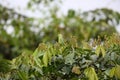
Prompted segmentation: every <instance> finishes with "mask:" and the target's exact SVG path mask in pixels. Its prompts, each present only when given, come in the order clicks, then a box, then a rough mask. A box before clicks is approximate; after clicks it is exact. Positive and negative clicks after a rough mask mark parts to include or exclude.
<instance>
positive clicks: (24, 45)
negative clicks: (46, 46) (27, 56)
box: [0, 0, 120, 59]
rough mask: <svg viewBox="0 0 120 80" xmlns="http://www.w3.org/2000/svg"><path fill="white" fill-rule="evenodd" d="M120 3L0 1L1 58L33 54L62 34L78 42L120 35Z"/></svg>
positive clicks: (109, 0)
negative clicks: (40, 44)
mask: <svg viewBox="0 0 120 80" xmlns="http://www.w3.org/2000/svg"><path fill="white" fill-rule="evenodd" d="M119 4H120V0H99V1H98V0H84V1H83V0H0V59H2V58H6V59H12V58H14V57H16V56H18V55H20V54H21V53H22V52H23V51H28V52H32V51H34V50H35V48H36V47H37V46H38V45H39V43H41V42H45V43H48V42H50V43H55V42H56V41H57V36H58V34H62V35H63V36H64V38H65V39H66V40H68V39H69V38H70V37H71V35H72V36H76V37H77V39H78V43H79V44H80V43H81V42H82V41H90V40H91V39H95V38H97V37H98V35H99V36H100V37H101V39H103V38H104V36H110V35H111V34H112V33H120V8H119Z"/></svg>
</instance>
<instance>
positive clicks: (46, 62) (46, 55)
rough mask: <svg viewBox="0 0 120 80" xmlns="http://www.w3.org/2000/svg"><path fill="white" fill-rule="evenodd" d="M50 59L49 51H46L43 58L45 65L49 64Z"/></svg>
mask: <svg viewBox="0 0 120 80" xmlns="http://www.w3.org/2000/svg"><path fill="white" fill-rule="evenodd" d="M48 59H49V57H48V53H45V54H44V55H43V59H42V60H43V63H44V66H45V67H47V66H48Z"/></svg>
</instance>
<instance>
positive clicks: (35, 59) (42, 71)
mask: <svg viewBox="0 0 120 80" xmlns="http://www.w3.org/2000/svg"><path fill="white" fill-rule="evenodd" d="M113 37H114V38H113ZM71 39H73V38H71ZM85 43H87V44H88V46H89V48H88V47H87V48H86V45H84V44H80V45H79V44H77V45H74V43H71V42H70V41H66V40H64V39H63V37H62V35H61V34H60V35H59V37H58V42H56V43H55V44H50V43H46V44H45V43H40V44H39V46H38V48H37V49H36V50H35V51H34V52H33V53H31V52H29V51H26V52H24V53H22V55H20V56H18V57H16V58H14V59H12V60H11V61H9V63H11V64H9V66H8V67H9V70H8V72H5V71H1V73H0V76H1V79H3V80H4V79H5V80H6V79H7V80H10V79H14V80H16V79H21V80H36V79H38V80H39V79H42V80H53V79H55V80H71V79H72V80H78V79H80V80H87V79H89V80H101V79H102V80H110V79H112V80H114V79H120V74H119V73H120V72H119V71H120V35H118V34H113V35H112V36H110V37H107V38H105V40H104V42H100V40H99V39H96V40H94V41H93V42H92V43H89V42H85ZM99 48H100V50H98V49H99ZM103 55H104V56H103ZM4 62H5V61H4ZM4 65H6V64H4ZM6 66H7V65H6ZM1 68H4V69H3V70H7V69H8V68H7V67H1Z"/></svg>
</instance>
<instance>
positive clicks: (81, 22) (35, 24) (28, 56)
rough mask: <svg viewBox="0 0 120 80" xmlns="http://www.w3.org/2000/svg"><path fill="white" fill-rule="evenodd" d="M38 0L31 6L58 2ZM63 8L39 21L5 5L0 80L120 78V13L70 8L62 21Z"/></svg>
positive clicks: (1, 8) (1, 23)
mask: <svg viewBox="0 0 120 80" xmlns="http://www.w3.org/2000/svg"><path fill="white" fill-rule="evenodd" d="M37 1H38V0H32V1H30V2H29V3H28V7H29V8H30V9H31V8H32V5H38V4H39V3H40V4H42V3H44V4H45V5H46V6H47V7H48V8H49V5H50V3H51V2H54V1H53V0H51V1H47V0H45V1H42V0H40V1H39V2H37ZM58 9H59V8H58ZM58 9H56V7H53V8H52V9H51V8H50V9H49V11H48V12H49V13H50V15H49V17H46V18H42V19H36V18H30V17H27V16H25V15H22V14H19V13H17V12H15V11H14V10H13V9H9V8H6V7H4V6H2V5H0V80H119V79H120V35H119V33H117V32H116V29H115V27H116V26H118V25H119V24H120V14H119V13H118V12H115V11H112V10H109V9H97V10H93V11H88V12H84V13H82V12H77V11H74V10H69V11H68V14H67V15H62V16H61V17H58V16H57V12H58ZM41 27H43V28H41ZM9 28H12V29H13V30H12V31H11V32H10V31H8V30H9Z"/></svg>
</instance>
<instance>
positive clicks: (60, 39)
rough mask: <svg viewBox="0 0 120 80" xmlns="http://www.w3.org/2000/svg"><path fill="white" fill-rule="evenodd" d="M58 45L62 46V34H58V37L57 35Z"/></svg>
mask: <svg viewBox="0 0 120 80" xmlns="http://www.w3.org/2000/svg"><path fill="white" fill-rule="evenodd" d="M58 43H60V44H64V39H63V36H62V34H59V35H58Z"/></svg>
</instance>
